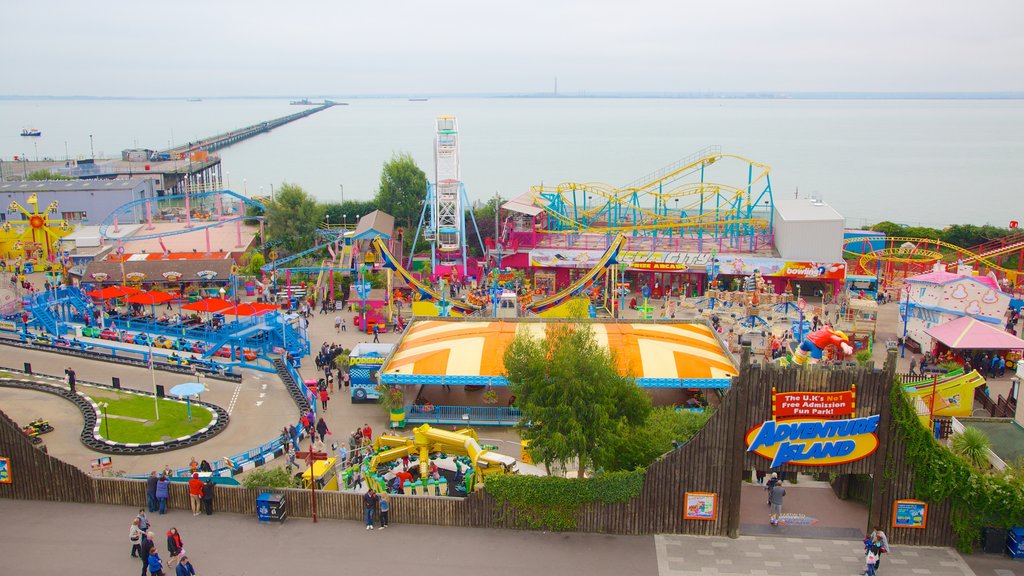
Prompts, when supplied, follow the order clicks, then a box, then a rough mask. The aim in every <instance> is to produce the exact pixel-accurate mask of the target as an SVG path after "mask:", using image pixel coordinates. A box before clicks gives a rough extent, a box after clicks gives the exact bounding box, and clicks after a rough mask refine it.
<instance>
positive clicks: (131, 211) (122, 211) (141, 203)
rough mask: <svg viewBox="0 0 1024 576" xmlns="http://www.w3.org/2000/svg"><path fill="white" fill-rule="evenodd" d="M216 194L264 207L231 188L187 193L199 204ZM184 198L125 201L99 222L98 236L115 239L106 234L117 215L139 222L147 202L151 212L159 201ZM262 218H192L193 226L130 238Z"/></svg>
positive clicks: (177, 196)
mask: <svg viewBox="0 0 1024 576" xmlns="http://www.w3.org/2000/svg"><path fill="white" fill-rule="evenodd" d="M217 196H225V197H230V198H234V199H236V200H239V201H241V203H242V205H243V206H247V207H252V208H256V209H258V210H263V209H264V208H265V207H264V205H263V203H261V202H258V201H256V200H253V199H251V198H246V197H245V196H242V195H241V194H237V193H235V192H232V191H231V190H217V191H212V192H199V193H194V194H189V195H188V199H189V201H190V202H199V203H200V204H201V203H202V201H203V200H205V199H206V198H214V199H216V197H217ZM185 199H186V196H185V195H184V194H179V195H175V196H159V197H156V198H140V199H138V200H132V201H131V202H126V203H124V204H122V205H120V206H118V207H117V209H115V210H114V211H113V212H111V213H110V215H109V216H107V217H106V218H104V219H103V222H102V223H101V224H100V236H102V237H103V238H104V239H107V240H117V239H118V237H117V236H112V235H110V234H108V231H109V230H110V227H111V226H113V225H114V220H115V219H117V218H119V217H123V216H128V217H129V222H130V221H133V220H139V221H140V222H145V219H144V218H139V216H138V215H139V214H140V210H145V208H146V205H147V204H150V211H151V212H152V211H153V210H155V209H156V207H157V206H159V205H160V204H161V203H166V202H175V201H179V200H180V201H185ZM262 218H263V217H262V216H246V215H244V214H242V215H238V216H233V217H231V218H225V219H223V220H192V224H193V226H192V227H191V228H186V229H182V230H174V231H161V232H153V233H151V234H145V233H143V234H136V235H134V236H132V237H131V239H132V240H152V239H153V238H161V237H166V236H177V235H179V234H190V233H192V232H200V231H202V230H206V229H207V228H215V227H217V226H221V225H223V224H229V223H232V222H237V221H239V220H260V219H262ZM129 222H126V221H121V222H120V224H122V225H123V224H128V223H129Z"/></svg>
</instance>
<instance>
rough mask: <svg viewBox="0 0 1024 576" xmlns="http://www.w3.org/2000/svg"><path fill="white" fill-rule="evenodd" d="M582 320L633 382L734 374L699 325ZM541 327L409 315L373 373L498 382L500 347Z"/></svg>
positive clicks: (709, 383) (720, 382) (411, 379)
mask: <svg viewBox="0 0 1024 576" xmlns="http://www.w3.org/2000/svg"><path fill="white" fill-rule="evenodd" d="M589 325H590V326H591V327H593V329H594V334H595V336H596V338H597V342H598V344H600V345H602V346H603V347H605V348H608V349H611V350H615V352H616V355H615V359H616V362H617V363H618V368H619V372H620V373H622V374H627V375H631V376H633V377H634V378H636V379H637V383H638V384H639V385H640V386H644V387H653V388H682V387H692V388H702V387H716V386H717V387H724V386H728V380H729V379H730V378H731V377H732V376H734V375H736V374H737V373H738V371H737V369H736V365H735V363H734V362H733V360H732V358H731V356H730V355H729V353H728V352H727V351H726V350H724V349H723V347H722V342H721V341H720V340H719V339H718V337H717V334H716V333H715V332H714V331H713V330H712V329H711V328H710V327H709V326H707V325H706V324H702V323H684V322H672V323H662V322H647V323H631V322H615V321H599V322H591V323H590V324H589ZM547 327H548V322H537V321H516V320H495V321H478V320H462V319H439V320H416V321H414V322H413V323H412V324H410V325H409V328H408V329H407V330H406V332H405V335H404V336H403V337H402V340H401V342H399V344H398V348H397V349H396V350H395V353H394V354H393V355H392V356H391V358H390V359H389V360H388V362H387V363H386V364H385V365H384V366H383V367H382V369H381V372H380V373H381V375H382V376H383V377H384V378H385V380H386V381H387V380H388V379H389V377H391V378H390V379H392V380H394V379H395V378H396V377H397V378H399V379H403V380H407V383H415V382H417V381H422V383H432V384H440V383H442V382H441V378H442V377H444V378H448V379H449V381H450V382H453V381H458V380H459V377H461V378H462V379H463V380H464V381H463V382H462V383H472V382H474V381H479V382H478V383H480V384H485V383H494V384H496V385H502V384H503V383H504V381H505V380H504V374H505V365H504V362H503V357H504V353H505V349H506V348H507V347H508V345H509V344H510V343H511V342H512V339H513V338H515V336H516V334H517V332H519V331H525V332H528V333H530V334H531V335H532V336H533V337H535V338H543V337H544V335H545V331H546V329H547ZM403 376H404V378H402V377H403ZM417 376H420V377H421V378H416V377H417ZM451 377H456V378H455V379H454V380H452V379H451ZM435 379H436V381H435Z"/></svg>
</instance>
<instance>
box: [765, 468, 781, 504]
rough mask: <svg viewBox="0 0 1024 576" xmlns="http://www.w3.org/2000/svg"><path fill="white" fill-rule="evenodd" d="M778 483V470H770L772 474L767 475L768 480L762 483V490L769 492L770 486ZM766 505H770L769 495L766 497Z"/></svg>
mask: <svg viewBox="0 0 1024 576" xmlns="http://www.w3.org/2000/svg"><path fill="white" fill-rule="evenodd" d="M778 483H779V474H778V472H772V475H771V476H769V477H768V482H766V483H765V485H764V491H765V492H769V493H770V492H771V490H772V487H773V486H775V485H776V484H778ZM768 505H769V506H771V505H772V499H771V497H770V496H769V498H768Z"/></svg>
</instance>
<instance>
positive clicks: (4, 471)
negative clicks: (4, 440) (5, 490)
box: [0, 457, 14, 484]
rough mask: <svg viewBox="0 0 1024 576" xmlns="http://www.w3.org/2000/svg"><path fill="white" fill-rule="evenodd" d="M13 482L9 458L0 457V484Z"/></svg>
mask: <svg viewBox="0 0 1024 576" xmlns="http://www.w3.org/2000/svg"><path fill="white" fill-rule="evenodd" d="M11 482H14V480H13V479H12V478H11V459H10V458H3V457H0V484H10V483H11Z"/></svg>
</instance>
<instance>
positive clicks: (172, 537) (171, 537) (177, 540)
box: [167, 528, 185, 566]
mask: <svg viewBox="0 0 1024 576" xmlns="http://www.w3.org/2000/svg"><path fill="white" fill-rule="evenodd" d="M167 552H168V553H169V554H170V555H171V557H170V558H168V559H167V565H168V566H174V565H175V564H177V562H178V556H179V555H181V554H182V553H183V552H185V543H184V542H182V541H181V534H178V529H177V528H171V529H170V530H168V531H167Z"/></svg>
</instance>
